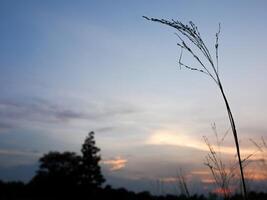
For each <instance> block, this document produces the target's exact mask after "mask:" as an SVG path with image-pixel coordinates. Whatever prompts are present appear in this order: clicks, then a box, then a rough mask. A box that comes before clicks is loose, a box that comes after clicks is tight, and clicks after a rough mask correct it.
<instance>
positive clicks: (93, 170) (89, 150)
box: [80, 132, 105, 187]
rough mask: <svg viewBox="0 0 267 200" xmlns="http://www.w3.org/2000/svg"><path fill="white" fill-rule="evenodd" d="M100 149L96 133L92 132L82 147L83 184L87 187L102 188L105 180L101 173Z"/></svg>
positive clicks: (81, 178)
mask: <svg viewBox="0 0 267 200" xmlns="http://www.w3.org/2000/svg"><path fill="white" fill-rule="evenodd" d="M99 151H100V149H99V148H98V147H96V144H95V139H94V132H90V133H89V134H88V136H87V137H86V139H85V141H84V143H83V145H82V149H81V152H82V165H81V176H80V181H81V184H82V185H83V186H85V187H100V186H101V185H102V184H103V183H104V182H105V179H104V177H103V175H102V173H101V168H100V166H99V161H100V160H101V156H100V154H99Z"/></svg>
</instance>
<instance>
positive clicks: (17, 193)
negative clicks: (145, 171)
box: [0, 132, 267, 200]
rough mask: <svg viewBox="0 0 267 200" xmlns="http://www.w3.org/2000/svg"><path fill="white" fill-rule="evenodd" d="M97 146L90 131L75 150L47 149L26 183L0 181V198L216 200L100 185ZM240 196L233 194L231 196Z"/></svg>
mask: <svg viewBox="0 0 267 200" xmlns="http://www.w3.org/2000/svg"><path fill="white" fill-rule="evenodd" d="M99 152H100V149H99V148H98V147H97V146H96V144H95V140H94V132H90V133H89V134H88V136H87V137H86V139H85V141H84V143H83V144H82V148H81V155H77V154H76V153H75V152H63V153H61V152H49V153H48V154H45V155H44V156H43V157H41V158H40V160H39V162H40V165H39V169H38V170H37V172H36V175H35V176H34V177H33V178H32V179H31V181H29V182H28V183H23V182H3V181H0V199H3V200H11V199H14V200H18V199H19V200H24V199H25V200H26V199H27V200H31V199H46V200H47V199H77V200H79V199H85V198H86V199H90V200H100V199H106V200H109V199H110V200H185V199H191V200H216V199H220V198H218V196H217V195H215V194H210V195H209V196H208V197H205V196H203V195H193V196H191V197H188V196H185V195H180V196H174V195H165V196H153V195H151V194H150V193H149V192H141V193H134V192H130V191H127V190H126V189H124V188H121V189H113V188H112V187H111V186H109V185H107V186H105V187H103V184H104V182H105V179H104V177H103V175H102V173H101V169H100V166H99V161H100V160H101V157H100V155H99ZM249 196H250V198H249V199H251V200H266V199H267V194H265V193H250V194H249ZM239 199H240V200H241V199H242V196H240V195H235V196H232V197H231V200H239Z"/></svg>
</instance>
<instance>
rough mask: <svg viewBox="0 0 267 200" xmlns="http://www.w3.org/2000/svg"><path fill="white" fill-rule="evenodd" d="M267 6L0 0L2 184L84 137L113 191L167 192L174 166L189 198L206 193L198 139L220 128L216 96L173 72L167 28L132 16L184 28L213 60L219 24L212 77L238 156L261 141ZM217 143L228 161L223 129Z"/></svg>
mask: <svg viewBox="0 0 267 200" xmlns="http://www.w3.org/2000/svg"><path fill="white" fill-rule="evenodd" d="M266 9H267V2H266V1H264V0H261V1H260V0H259V1H241V0H240V1H230V0H229V1H223V2H222V1H220V2H219V1H206V0H204V1H193V0H181V1H178V0H177V1H174V0H173V1H152V0H148V1H142V0H139V1H138V0H136V1H122V0H118V1H102V0H95V1H93V0H90V1H82V0H79V1H68V0H66V1H63V0H58V1H53V0H47V1H41V0H40V1H39V0H28V1H15V0H0V91H1V93H0V179H3V180H24V181H28V180H29V179H30V178H31V177H32V176H33V175H34V172H35V170H36V169H37V166H38V158H39V157H40V156H42V155H43V154H44V153H47V152H48V151H51V150H53V151H75V152H77V153H78V152H79V151H80V147H81V144H82V142H83V140H84V138H85V137H86V135H87V134H88V132H89V131H94V132H95V138H96V143H97V146H99V147H100V148H101V156H102V162H101V166H102V171H103V173H104V176H105V177H106V179H107V183H109V184H111V185H113V186H114V187H122V186H123V187H126V188H128V189H131V190H135V191H141V190H149V191H151V192H153V193H159V192H161V190H160V189H159V187H166V188H164V189H162V188H161V189H162V190H164V191H168V192H175V190H176V189H175V187H174V186H173V185H170V184H169V183H173V182H175V181H176V177H177V172H178V171H180V169H182V170H183V172H184V174H185V176H186V177H187V178H188V181H189V182H190V189H191V190H192V191H205V189H207V188H209V187H212V185H214V184H213V183H212V179H211V177H210V176H209V173H208V171H207V170H208V169H207V167H206V166H204V164H203V163H204V159H205V155H206V154H207V150H208V148H207V147H206V145H205V142H204V140H203V136H207V137H208V138H210V141H211V142H214V141H215V136H214V133H213V131H212V128H211V124H213V123H216V126H217V130H218V133H219V137H222V136H223V135H224V133H225V132H226V131H227V130H228V129H229V122H228V118H227V113H226V110H225V105H224V104H223V100H222V97H221V96H220V93H219V90H218V88H217V87H216V85H215V84H214V82H213V81H212V80H211V79H210V78H208V77H207V76H204V75H203V74H200V73H196V72H192V71H188V70H186V69H181V70H180V69H179V66H178V60H179V55H180V49H179V48H178V47H177V45H176V43H177V42H178V38H177V36H176V35H175V34H174V33H175V30H174V29H171V28H169V27H166V26H163V25H161V24H157V23H154V22H149V21H147V20H145V19H144V18H142V16H143V15H146V16H149V17H156V18H166V19H178V20H180V21H182V22H184V23H187V22H189V21H193V22H194V23H195V24H196V25H197V26H198V28H199V30H200V32H201V35H202V37H203V39H204V40H205V42H206V44H207V46H208V47H209V48H210V49H211V52H212V53H213V55H214V43H215V33H216V32H217V30H218V24H219V23H221V35H220V40H219V48H220V50H219V51H220V58H219V65H220V76H221V79H222V82H223V84H224V87H225V90H226V94H227V96H228V98H229V101H230V104H231V107H232V111H233V114H234V117H235V120H236V124H237V129H238V134H239V136H240V140H241V153H242V152H243V153H244V154H245V155H248V154H249V153H251V152H254V151H255V146H254V145H253V144H252V143H251V142H250V141H249V139H251V138H252V139H253V140H255V141H260V140H261V137H266V134H267V118H266V113H267V106H266V102H267V94H266V86H267V79H266V77H267V67H266V65H267V56H266V47H267V38H266V35H267V24H266V19H267V12H266ZM183 61H184V62H185V63H188V64H190V63H192V58H191V57H190V56H185V57H184V58H183ZM223 145H224V146H223V147H222V148H221V151H222V153H223V156H224V158H225V159H226V160H231V159H234V154H235V151H234V146H233V145H234V142H233V137H232V135H231V132H230V133H229V134H228V135H227V138H226V140H225V142H224V144H223ZM244 154H243V157H245V155H244ZM259 156H260V155H256V157H257V158H258V157H259ZM227 162H228V161H227ZM253 173H255V174H257V175H258V176H257V177H256V175H255V177H256V178H255V177H254V179H255V180H264V179H265V178H267V176H266V175H265V178H264V177H263V175H262V174H261V172H260V171H257V172H253ZM159 180H160V182H161V184H165V185H166V186H159V184H158V181H159Z"/></svg>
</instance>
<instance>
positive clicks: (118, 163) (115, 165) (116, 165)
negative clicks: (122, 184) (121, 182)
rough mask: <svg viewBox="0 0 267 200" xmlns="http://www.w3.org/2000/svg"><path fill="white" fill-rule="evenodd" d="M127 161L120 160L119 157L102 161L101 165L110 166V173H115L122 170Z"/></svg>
mask: <svg viewBox="0 0 267 200" xmlns="http://www.w3.org/2000/svg"><path fill="white" fill-rule="evenodd" d="M127 162H128V160H126V159H123V158H121V157H120V156H118V157H116V158H115V159H111V160H104V161H102V163H103V164H105V165H109V166H110V171H117V170H120V169H123V168H124V167H125V166H126V163H127Z"/></svg>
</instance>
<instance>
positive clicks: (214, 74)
mask: <svg viewBox="0 0 267 200" xmlns="http://www.w3.org/2000/svg"><path fill="white" fill-rule="evenodd" d="M143 17H144V18H145V19H146V20H149V21H153V22H158V23H161V24H164V25H167V26H170V27H172V28H175V29H176V30H177V31H178V33H176V35H177V37H178V38H179V40H180V42H179V43H177V45H178V46H179V47H180V48H181V54H180V58H179V66H180V68H181V67H184V68H187V69H189V70H192V71H197V72H200V73H202V74H205V75H207V76H209V77H210V78H211V79H212V80H213V81H214V82H215V84H216V85H217V86H218V88H219V90H220V92H221V95H222V98H223V100H224V103H225V106H226V110H227V114H228V118H229V121H230V125H231V129H232V133H233V137H234V142H235V147H236V152H237V157H238V163H239V169H240V175H241V182H242V188H243V198H244V200H247V199H248V197H247V189H246V183H245V178H244V173H243V166H242V159H241V153H240V147H239V140H238V134H237V131H236V125H235V121H234V117H233V114H232V111H231V108H230V105H229V102H228V99H227V97H226V95H225V92H224V88H223V85H222V82H221V79H220V76H219V42H218V41H219V35H220V29H221V27H220V24H219V30H218V32H217V33H216V37H215V39H216V41H215V62H214V61H213V58H212V56H211V54H210V52H209V49H208V48H207V46H206V44H205V43H204V41H203V40H202V37H201V35H200V33H199V31H198V28H197V26H196V25H195V24H194V23H193V22H189V24H188V25H185V24H183V23H182V22H180V21H177V20H165V19H156V18H149V17H146V16H143ZM186 40H187V42H188V41H189V43H190V44H191V45H193V46H194V47H195V48H196V49H197V50H198V52H199V54H197V53H195V50H193V49H191V48H190V47H189V45H188V44H187V42H186ZM183 50H185V51H186V52H188V53H189V54H190V55H191V56H192V57H193V58H194V59H195V60H196V61H197V62H198V63H199V67H191V66H188V65H186V64H184V63H183V62H182V56H183ZM199 55H201V56H202V57H204V60H203V59H202V58H201V57H200V56H199ZM204 61H205V62H207V63H208V64H205V62H204Z"/></svg>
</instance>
